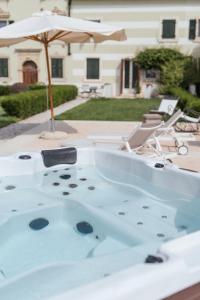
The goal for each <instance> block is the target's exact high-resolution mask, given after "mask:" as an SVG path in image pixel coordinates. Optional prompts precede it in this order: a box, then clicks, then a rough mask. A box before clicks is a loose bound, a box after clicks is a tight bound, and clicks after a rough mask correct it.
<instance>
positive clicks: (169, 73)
mask: <svg viewBox="0 0 200 300" xmlns="http://www.w3.org/2000/svg"><path fill="white" fill-rule="evenodd" d="M184 64H185V63H184V60H175V61H168V62H167V63H166V64H165V65H163V66H162V67H161V72H160V83H161V84H164V85H165V86H169V87H176V86H177V87H178V86H180V85H181V83H182V82H183V77H184V75H183V70H184Z"/></svg>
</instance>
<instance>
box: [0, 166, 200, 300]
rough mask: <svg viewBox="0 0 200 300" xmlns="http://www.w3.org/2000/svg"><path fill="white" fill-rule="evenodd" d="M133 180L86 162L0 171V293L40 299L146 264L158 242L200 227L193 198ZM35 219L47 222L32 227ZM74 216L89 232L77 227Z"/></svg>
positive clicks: (5, 296)
mask: <svg viewBox="0 0 200 300" xmlns="http://www.w3.org/2000/svg"><path fill="white" fill-rule="evenodd" d="M135 182H136V183H137V184H135V185H134V184H133V185H132V186H130V185H129V186H128V185H127V186H125V185H122V184H119V183H116V182H112V181H110V180H107V179H106V178H104V177H103V176H102V175H101V174H100V173H99V172H98V170H97V169H95V168H94V167H91V166H84V167H81V166H66V167H65V168H62V169H61V168H57V169H56V168H54V169H51V170H49V171H45V172H42V173H36V174H34V175H26V176H16V177H14V176H12V177H11V176H9V177H2V178H0V212H1V213H0V299H4V300H10V299H13V295H14V294H13V293H15V299H21V300H25V299H26V300H28V299H30V300H33V299H34V300H39V299H45V298H47V297H49V296H50V295H51V296H52V295H54V294H57V293H61V292H62V291H64V290H65V289H67V288H68V289H71V288H73V287H76V286H80V285H83V284H86V283H89V282H92V281H94V280H98V279H101V278H104V277H107V276H109V275H111V274H113V273H115V272H117V271H120V270H123V269H124V268H126V267H129V266H133V265H134V264H138V263H144V261H145V258H146V257H147V256H148V255H149V254H151V255H153V254H156V251H157V249H158V248H159V246H160V245H161V244H162V243H164V242H166V241H169V240H171V239H175V238H177V237H181V236H183V235H186V234H188V233H190V232H193V231H196V230H199V228H200V217H199V214H198V213H197V212H198V209H200V204H199V202H198V200H197V199H188V198H187V197H186V196H185V195H184V194H181V193H174V192H173V193H172V192H170V189H166V190H164V189H160V188H158V189H156V191H155V190H154V189H153V188H152V186H151V185H150V184H148V183H145V190H144V188H143V186H142V182H141V184H138V178H136V177H135ZM38 218H39V219H42V220H47V221H48V222H46V223H45V226H44V228H41V230H33V229H32V228H31V227H30V226H29V225H30V223H31V222H33V221H34V220H37V219H38ZM80 222H87V223H88V224H89V225H91V226H92V232H91V233H89V234H83V233H81V232H79V230H78V229H77V224H79V223H80ZM10 284H12V289H9V288H8V287H9V285H10ZM47 285H48V288H47ZM30 286H31V287H32V288H31V291H30Z"/></svg>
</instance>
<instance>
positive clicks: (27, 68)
mask: <svg viewBox="0 0 200 300" xmlns="http://www.w3.org/2000/svg"><path fill="white" fill-rule="evenodd" d="M23 82H24V83H25V84H35V83H37V82H38V70H37V65H36V64H35V63H34V62H33V61H26V62H25V63H24V64H23Z"/></svg>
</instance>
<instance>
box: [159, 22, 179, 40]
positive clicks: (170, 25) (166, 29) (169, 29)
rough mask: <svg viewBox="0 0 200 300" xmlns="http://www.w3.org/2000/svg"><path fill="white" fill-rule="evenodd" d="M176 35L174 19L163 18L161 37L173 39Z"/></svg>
mask: <svg viewBox="0 0 200 300" xmlns="http://www.w3.org/2000/svg"><path fill="white" fill-rule="evenodd" d="M175 37H176V20H172V19H169V20H167V19H166V20H163V21H162V38H163V39H175Z"/></svg>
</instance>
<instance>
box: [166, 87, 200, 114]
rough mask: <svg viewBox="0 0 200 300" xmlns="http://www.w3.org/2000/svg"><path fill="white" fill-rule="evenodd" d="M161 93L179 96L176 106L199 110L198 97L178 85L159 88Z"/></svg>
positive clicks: (199, 102)
mask: <svg viewBox="0 0 200 300" xmlns="http://www.w3.org/2000/svg"><path fill="white" fill-rule="evenodd" d="M161 93H162V94H168V95H172V96H175V97H177V98H179V102H178V106H179V107H180V108H181V109H182V110H184V109H193V110H195V111H198V112H200V98H198V97H196V96H193V95H192V94H191V93H189V92H187V91H186V90H184V89H182V88H179V87H171V88H168V87H167V88H166V87H163V88H162V89H161Z"/></svg>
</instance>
